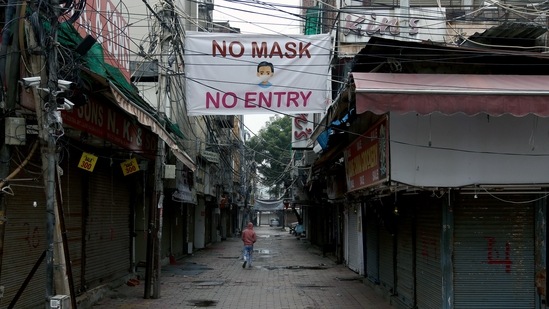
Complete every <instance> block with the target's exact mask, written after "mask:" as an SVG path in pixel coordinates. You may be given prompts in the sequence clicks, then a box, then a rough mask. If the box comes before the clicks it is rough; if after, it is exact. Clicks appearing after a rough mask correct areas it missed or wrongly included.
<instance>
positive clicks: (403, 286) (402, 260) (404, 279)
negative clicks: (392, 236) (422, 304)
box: [396, 211, 415, 308]
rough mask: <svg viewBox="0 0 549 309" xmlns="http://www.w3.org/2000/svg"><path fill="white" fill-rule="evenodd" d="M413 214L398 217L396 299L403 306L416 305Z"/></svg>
mask: <svg viewBox="0 0 549 309" xmlns="http://www.w3.org/2000/svg"><path fill="white" fill-rule="evenodd" d="M412 228H413V225H412V216H411V214H404V212H403V211H401V215H400V216H399V217H398V230H397V252H396V262H397V264H396V275H397V282H396V299H397V300H398V301H399V302H400V303H401V304H402V305H401V307H403V308H412V307H413V306H414V288H415V287H414V272H413V271H414V251H413V250H414V246H413V238H412Z"/></svg>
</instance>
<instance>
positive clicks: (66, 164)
mask: <svg viewBox="0 0 549 309" xmlns="http://www.w3.org/2000/svg"><path fill="white" fill-rule="evenodd" d="M61 164H62V165H61V167H62V168H63V176H61V187H62V196H63V213H64V218H65V228H66V235H67V240H68V242H69V254H70V265H71V270H72V277H73V283H74V290H75V291H76V293H77V294H79V293H80V292H83V291H84V288H83V287H82V280H81V279H82V241H83V237H82V236H83V235H82V177H83V175H85V174H84V173H89V172H87V171H84V170H81V169H79V168H78V167H76V166H77V165H78V159H76V156H74V157H73V158H67V159H66V160H64V161H63V162H62V163H61ZM67 262H68V261H67Z"/></svg>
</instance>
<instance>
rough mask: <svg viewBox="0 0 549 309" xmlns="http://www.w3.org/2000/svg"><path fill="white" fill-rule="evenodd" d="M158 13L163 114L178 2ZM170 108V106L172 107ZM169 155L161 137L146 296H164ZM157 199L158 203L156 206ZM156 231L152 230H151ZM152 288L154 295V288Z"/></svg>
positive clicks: (166, 4)
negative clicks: (165, 173) (167, 55)
mask: <svg viewBox="0 0 549 309" xmlns="http://www.w3.org/2000/svg"><path fill="white" fill-rule="evenodd" d="M155 16H156V17H157V18H158V19H160V20H159V22H160V29H159V30H160V34H159V36H158V40H159V44H158V45H159V46H160V53H159V57H158V91H157V110H158V112H159V113H160V114H165V113H166V110H167V107H166V102H167V95H166V93H167V87H166V83H167V76H166V69H165V68H164V66H165V63H166V62H165V61H164V58H165V57H164V53H165V52H166V51H167V50H168V49H169V46H170V44H169V43H170V40H171V37H172V33H171V31H170V27H169V26H168V24H167V22H169V21H170V20H171V19H172V18H173V17H174V6H173V2H172V1H171V0H166V1H165V2H164V3H163V5H162V7H160V8H159V10H158V12H156V14H155ZM168 110H169V109H168ZM165 157H166V149H165V143H164V141H163V140H162V139H160V138H159V139H158V145H157V153H156V158H155V165H154V174H155V181H154V193H153V197H152V201H153V203H152V206H151V209H150V211H149V226H150V227H149V240H148V242H147V246H148V248H147V270H146V274H145V298H150V297H151V296H152V298H153V299H157V298H160V286H161V285H160V274H161V262H162V254H161V249H162V247H161V244H162V225H163V222H162V215H163V209H164V207H163V203H164V182H163V180H162V177H163V168H164V159H165ZM155 203H156V206H154V205H155ZM151 232H152V234H151ZM151 288H152V295H151V290H150V289H151Z"/></svg>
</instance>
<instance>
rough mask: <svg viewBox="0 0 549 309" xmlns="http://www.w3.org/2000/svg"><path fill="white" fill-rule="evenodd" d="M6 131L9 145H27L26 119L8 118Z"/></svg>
mask: <svg viewBox="0 0 549 309" xmlns="http://www.w3.org/2000/svg"><path fill="white" fill-rule="evenodd" d="M5 129H6V144H7V145H25V143H26V141H27V126H26V123H25V118H18V117H6V125H5Z"/></svg>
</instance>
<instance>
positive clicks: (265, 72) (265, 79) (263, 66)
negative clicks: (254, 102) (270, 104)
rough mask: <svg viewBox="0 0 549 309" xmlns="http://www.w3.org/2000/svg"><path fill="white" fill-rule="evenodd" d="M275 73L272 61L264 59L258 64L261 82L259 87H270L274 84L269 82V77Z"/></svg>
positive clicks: (258, 74) (258, 75)
mask: <svg viewBox="0 0 549 309" xmlns="http://www.w3.org/2000/svg"><path fill="white" fill-rule="evenodd" d="M273 75H274V66H273V64H272V63H270V62H267V61H262V62H260V63H259V64H258V65H257V77H258V78H259V80H260V82H259V84H258V86H259V87H262V88H268V87H270V86H271V85H272V84H271V83H269V79H270V78H271V77H272V76H273Z"/></svg>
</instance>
